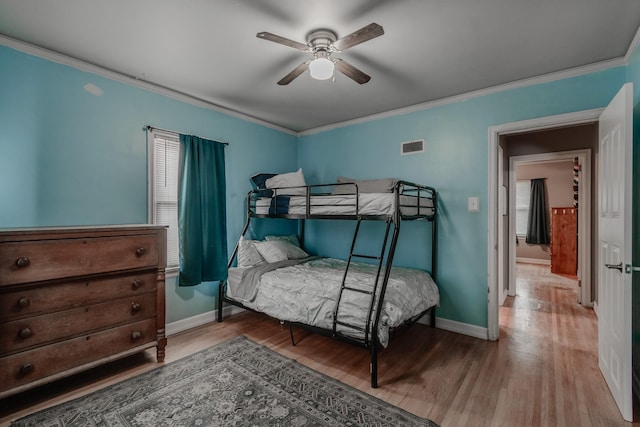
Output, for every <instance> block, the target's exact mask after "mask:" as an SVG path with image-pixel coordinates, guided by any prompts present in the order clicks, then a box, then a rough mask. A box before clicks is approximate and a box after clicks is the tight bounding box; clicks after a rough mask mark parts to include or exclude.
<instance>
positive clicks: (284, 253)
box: [254, 240, 309, 263]
mask: <svg viewBox="0 0 640 427" xmlns="http://www.w3.org/2000/svg"><path fill="white" fill-rule="evenodd" d="M254 246H255V247H256V249H257V250H258V252H260V255H262V258H264V259H265V261H267V262H268V263H272V262H278V261H286V260H288V259H302V258H307V257H308V256H309V254H307V253H306V252H305V251H303V250H302V249H300V248H299V247H297V246H296V245H294V244H293V243H291V242H289V241H287V240H265V241H263V242H254Z"/></svg>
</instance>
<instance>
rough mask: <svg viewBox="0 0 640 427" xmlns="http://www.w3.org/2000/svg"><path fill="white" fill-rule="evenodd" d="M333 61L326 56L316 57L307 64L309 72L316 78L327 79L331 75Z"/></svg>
mask: <svg viewBox="0 0 640 427" xmlns="http://www.w3.org/2000/svg"><path fill="white" fill-rule="evenodd" d="M333 71H334V65H333V61H331V60H330V59H328V58H324V57H321V58H316V59H314V60H313V61H311V63H310V64H309V73H310V74H311V77H313V78H314V79H316V80H327V79H330V78H331V77H333Z"/></svg>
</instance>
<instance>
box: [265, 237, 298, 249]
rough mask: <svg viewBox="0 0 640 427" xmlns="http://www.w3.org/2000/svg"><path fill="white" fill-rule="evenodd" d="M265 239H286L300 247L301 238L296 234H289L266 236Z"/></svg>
mask: <svg viewBox="0 0 640 427" xmlns="http://www.w3.org/2000/svg"><path fill="white" fill-rule="evenodd" d="M264 240H286V241H289V242H291V243H293V244H294V245H295V246H297V247H300V240H298V236H297V235H296V234H288V235H286V236H276V235H269V236H264Z"/></svg>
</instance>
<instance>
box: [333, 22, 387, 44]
mask: <svg viewBox="0 0 640 427" xmlns="http://www.w3.org/2000/svg"><path fill="white" fill-rule="evenodd" d="M383 34H384V29H383V28H382V27H381V26H380V25H378V24H376V23H375V22H374V23H372V24H369V25H367V26H366V27H362V28H360V29H359V30H358V31H354V32H353V33H351V34H348V35H346V36H344V37H342V38H341V39H339V40H337V41H336V42H334V43H333V47H334V48H336V49H337V50H340V51H344V50H347V49H349V48H350V47H353V46H355V45H358V44H360V43H364V42H366V41H367V40H371V39H374V38H376V37H378V36H381V35H383Z"/></svg>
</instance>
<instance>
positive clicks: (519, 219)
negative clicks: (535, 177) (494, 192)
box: [516, 180, 531, 236]
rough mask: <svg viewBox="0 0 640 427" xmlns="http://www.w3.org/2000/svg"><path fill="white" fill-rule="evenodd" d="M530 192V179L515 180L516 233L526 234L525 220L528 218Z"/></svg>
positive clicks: (519, 234)
mask: <svg viewBox="0 0 640 427" xmlns="http://www.w3.org/2000/svg"><path fill="white" fill-rule="evenodd" d="M530 194H531V181H529V180H526V181H517V182H516V234H517V235H518V236H524V235H526V234H527V221H528V220H529V199H530Z"/></svg>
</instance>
